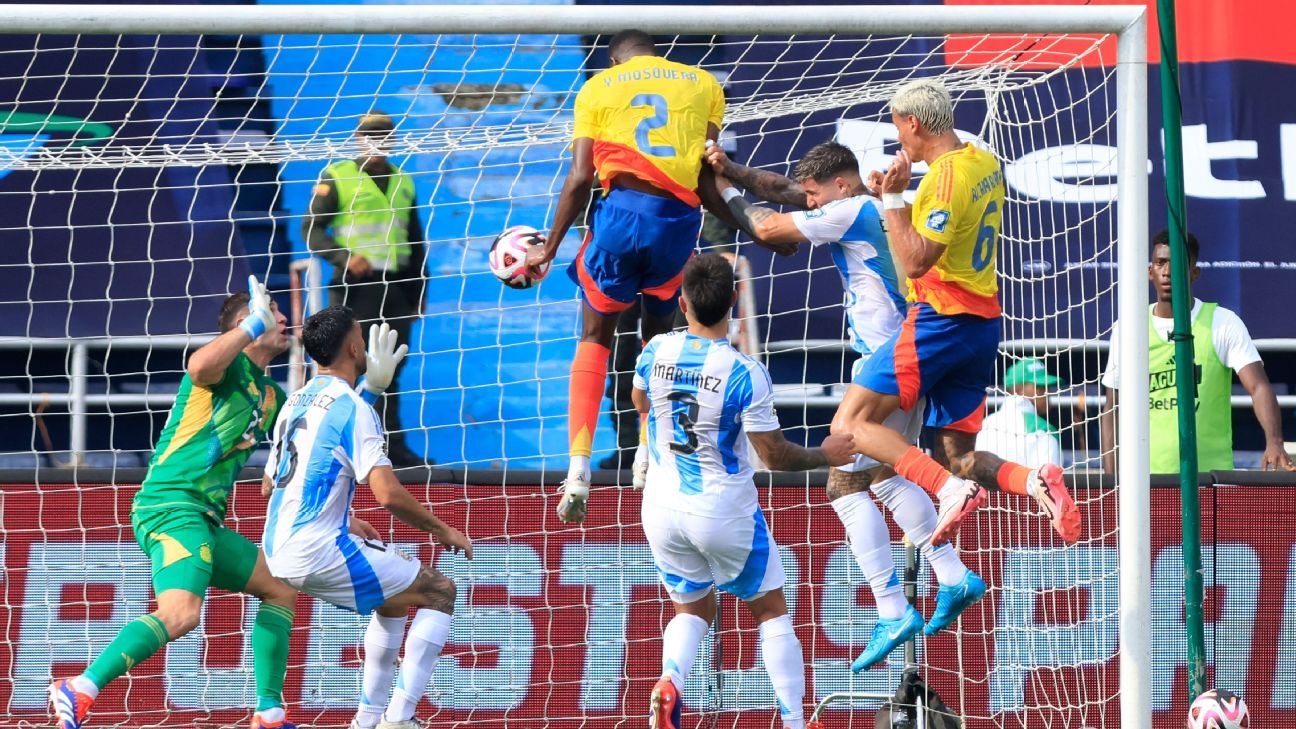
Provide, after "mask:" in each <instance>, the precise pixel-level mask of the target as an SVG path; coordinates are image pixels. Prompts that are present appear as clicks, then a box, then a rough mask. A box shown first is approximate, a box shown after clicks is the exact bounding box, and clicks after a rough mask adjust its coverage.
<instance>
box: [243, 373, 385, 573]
mask: <svg viewBox="0 0 1296 729" xmlns="http://www.w3.org/2000/svg"><path fill="white" fill-rule="evenodd" d="M390 464H391V461H389V460H387V454H386V447H385V444H384V441H383V428H382V423H381V422H380V421H379V418H378V414H377V413H376V412H374V409H373V408H372V407H370V406H369V404H368V403H366V402H365V401H364V400H362V399H361V398H360V396H359V395H358V394H357V393H356V392H355V390H353V389H352V388H351V387H350V386H349V385H348V384H347V382H346V381H345V380H342V379H340V378H337V377H332V376H330V375H319V376H317V377H315V378H314V379H313V380H311V381H310V382H308V383H306V386H305V387H303V388H302V389H300V390H297V391H296V392H294V393H293V394H291V395H289V396H288V401H287V402H286V403H285V405H284V408H283V412H282V413H281V415H280V417H279V422H278V423H277V424H276V425H275V441H274V445H273V447H272V448H271V451H270V458H269V459H268V460H267V461H266V468H265V474H266V476H268V477H269V478H270V480H271V481H273V482H274V487H275V488H274V493H273V494H272V495H271V497H270V506H269V508H268V509H267V511H266V525H265V536H264V538H263V540H262V549H264V550H265V555H266V562H267V564H268V565H269V567H270V572H271V574H273V575H274V576H275V577H280V578H292V577H301V576H305V575H309V574H311V573H314V572H318V571H321V570H325V569H328V568H330V567H333V566H336V565H339V564H341V563H343V562H345V561H346V552H347V551H348V550H350V540H349V539H348V527H349V524H350V514H351V500H352V497H353V496H354V494H355V489H356V483H357V482H360V483H366V482H367V481H368V479H369V472H370V471H371V470H372V469H373V468H375V467H377V466H380V465H390Z"/></svg>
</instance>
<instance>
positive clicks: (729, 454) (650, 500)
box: [634, 332, 779, 517]
mask: <svg viewBox="0 0 1296 729" xmlns="http://www.w3.org/2000/svg"><path fill="white" fill-rule="evenodd" d="M634 386H635V388H637V389H639V390H643V391H645V392H646V393H647V394H648V402H649V411H648V453H649V459H648V484H647V486H645V487H644V496H643V503H644V504H652V505H655V506H662V507H665V508H668V509H674V510H676V511H682V512H685V513H689V514H697V515H700V516H715V517H731V516H747V517H750V516H751V514H752V513H753V512H754V511H755V510H756V509H758V508H759V503H758V502H757V498H756V484H755V483H753V481H752V474H753V471H752V467H751V463H750V462H749V461H748V460H747V439H746V437H745V435H746V434H747V433H766V432H769V431H771V430H778V429H779V422H778V416H777V415H775V413H774V386H773V385H772V384H771V383H770V377H769V372H767V371H766V370H765V366H764V365H762V364H761V363H760V362H757V361H756V360H754V359H752V358H751V357H748V356H747V355H745V354H743V353H742V352H739V351H738V350H736V349H734V348H733V347H732V346H730V345H729V342H728V341H727V340H724V339H707V338H705V337H698V336H694V335H692V334H688V333H685V332H671V333H670V334H661V335H658V336H656V337H653V339H652V341H651V342H649V343H648V346H646V347H644V351H643V353H642V354H640V355H639V361H638V362H637V363H636V364H635V375H634Z"/></svg>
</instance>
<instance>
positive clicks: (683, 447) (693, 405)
mask: <svg viewBox="0 0 1296 729" xmlns="http://www.w3.org/2000/svg"><path fill="white" fill-rule="evenodd" d="M666 399H667V400H670V401H671V403H672V405H671V415H673V416H674V418H675V426H676V430H677V435H678V434H679V433H681V432H682V434H683V436H684V440H683V441H682V442H681V441H675V442H673V443H671V444H670V449H671V452H672V453H680V454H683V455H686V456H688V455H692V454H694V453H696V452H697V448H698V437H697V433H695V432H693V428H694V426H696V425H697V419H698V411H699V410H700V409H701V406H700V405H698V401H697V397H695V396H694V395H693V393H691V392H680V391H678V390H675V391H673V392H671V393H670V394H669V395H667V396H666ZM681 406H683V407H681Z"/></svg>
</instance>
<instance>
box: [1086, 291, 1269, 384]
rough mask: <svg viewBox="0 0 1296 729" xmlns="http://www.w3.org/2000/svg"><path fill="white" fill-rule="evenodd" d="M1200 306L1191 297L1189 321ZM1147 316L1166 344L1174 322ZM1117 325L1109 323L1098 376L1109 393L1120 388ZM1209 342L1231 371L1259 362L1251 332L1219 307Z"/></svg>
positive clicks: (1236, 316) (1118, 328) (1165, 318)
mask: <svg viewBox="0 0 1296 729" xmlns="http://www.w3.org/2000/svg"><path fill="white" fill-rule="evenodd" d="M1201 306H1202V302H1201V299H1197V298H1194V299H1193V308H1192V312H1191V313H1190V314H1189V317H1188V318H1189V320H1190V321H1191V320H1193V319H1196V318H1197V313H1198V312H1200V311H1201ZM1148 316H1151V317H1152V328H1153V330H1154V331H1156V333H1157V336H1159V337H1161V341H1163V342H1168V341H1170V331H1171V330H1172V329H1174V319H1173V318H1169V317H1160V316H1155V315H1153V314H1152V310H1151V308H1150V307H1149V309H1148ZM1120 324H1121V323H1120V321H1119V320H1117V321H1116V323H1114V324H1112V334H1111V349H1110V350H1108V352H1107V369H1106V370H1105V371H1104V372H1103V376H1102V384H1103V386H1104V387H1110V388H1111V389H1113V390H1119V389H1120V343H1121V336H1120ZM1211 343H1212V344H1214V345H1215V353H1216V354H1218V355H1219V358H1220V361H1221V362H1223V363H1224V366H1225V367H1227V368H1229V369H1231V370H1233V371H1234V372H1240V371H1241V370H1242V368H1243V367H1246V366H1247V365H1249V364H1251V363H1252V362H1259V361H1260V353H1259V352H1258V351H1256V347H1255V343H1254V342H1252V341H1251V333H1250V332H1248V331H1247V328H1246V324H1243V323H1242V320H1241V319H1240V318H1238V315H1237V314H1234V313H1233V312H1231V311H1229V310H1228V309H1225V308H1224V307H1222V306H1217V307H1215V317H1214V318H1213V319H1212V320H1211Z"/></svg>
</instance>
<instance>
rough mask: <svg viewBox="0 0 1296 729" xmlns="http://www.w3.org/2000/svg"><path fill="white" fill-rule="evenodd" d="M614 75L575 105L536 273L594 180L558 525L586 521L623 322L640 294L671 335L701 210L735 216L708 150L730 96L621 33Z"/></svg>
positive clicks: (577, 271)
mask: <svg viewBox="0 0 1296 729" xmlns="http://www.w3.org/2000/svg"><path fill="white" fill-rule="evenodd" d="M608 56H609V58H610V59H611V62H612V67H611V68H609V69H607V70H605V71H603V72H601V73H598V74H596V75H594V76H593V77H592V78H590V79H589V80H588V81H586V82H585V85H584V86H582V87H581V90H580V93H579V94H578V95H577V96H576V110H575V116H576V119H575V129H574V130H573V132H572V136H573V140H572V166H571V170H570V171H569V172H568V174H567V178H566V180H565V181H564V183H563V188H562V192H561V194H560V196H559V198H558V207H557V210H556V211H555V212H554V218H553V223H552V225H551V226H550V229H549V235H548V236H547V237H546V238H545V241H544V245H543V246H535V247H534V248H533V249H532V250H531V252H530V254H529V255H528V256H527V264H528V265H530V266H532V267H536V266H539V265H542V264H545V263H548V262H549V261H552V260H553V258H554V256H555V255H556V254H557V252H558V246H559V245H561V244H562V241H563V238H564V236H566V235H567V230H568V228H570V227H571V225H572V223H573V221H575V219H576V215H577V214H578V213H579V212H580V211H581V210H584V209H585V206H586V203H587V201H588V199H589V190H590V185H591V183H592V181H593V179H594V174H595V171H597V172H598V178H599V181H600V182H601V184H602V185H603V190H604V193H605V195H604V198H603V200H602V203H601V204H600V205H599V206H598V210H597V212H596V213H595V214H594V218H593V222H592V224H591V225H590V234H589V235H588V236H586V239H585V243H584V244H583V246H582V247H581V250H580V253H579V254H577V256H576V261H575V263H574V264H573V265H572V267H571V268H570V269H569V270H568V274H569V275H570V276H571V277H572V279H573V280H574V281H576V283H577V285H578V286H579V287H580V290H581V294H582V298H583V300H584V306H583V307H582V311H581V339H580V343H579V344H577V345H576V356H575V358H574V359H573V360H572V366H571V382H570V385H569V387H570V390H569V395H568V405H567V433H568V442H569V446H570V456H571V460H570V462H569V465H568V468H567V479H566V480H565V481H563V486H562V492H563V495H562V500H561V501H560V502H559V504H558V517H559V518H560V519H562V520H563V521H566V522H580V521H582V520H584V518H585V501H586V499H587V498H588V495H589V480H590V450H591V444H592V443H593V440H594V430H595V428H596V427H597V423H598V414H599V404H600V403H601V402H602V400H603V391H604V385H605V381H606V379H607V363H608V355H609V354H610V352H611V347H612V338H613V336H614V335H615V333H616V323H617V317H618V315H619V314H620V313H621V312H622V311H625V310H626V309H628V308H630V306H632V305H633V304H634V301H635V298H636V297H637V296H638V295H639V294H640V293H642V294H643V303H642V310H643V320H642V335H643V338H644V339H645V340H648V339H651V338H652V337H653V336H654V335H657V334H660V333H662V332H666V331H669V330H670V328H671V324H672V322H673V320H674V317H675V300H676V297H677V296H678V293H679V286H680V271H681V269H682V268H683V267H684V263H685V261H687V260H688V259H689V256H691V255H693V249H694V247H695V246H696V244H697V238H698V232H699V231H700V230H701V225H702V214H701V212H700V211H699V209H698V205H699V204H700V203H701V202H703V201H706V203H707V208H708V209H709V210H713V211H719V214H721V215H723V216H724V217H725V219H726V220H728V219H729V216H728V213H727V212H726V211H724V210H723V208H724V205H723V203H722V202H721V201H720V200H719V198H718V197H716V196H715V191H714V186H713V185H711V184H710V170H709V169H708V168H706V167H704V166H703V165H702V149H703V143H704V142H705V141H706V140H707V139H716V138H717V137H718V135H719V131H720V121H721V118H722V117H723V116H724V94H723V92H722V91H721V89H720V84H719V83H717V82H716V80H715V78H714V77H713V76H712V75H711V74H709V73H707V72H706V71H703V70H702V69H700V68H695V67H693V66H686V65H684V64H681V63H675V62H673V61H668V60H666V59H665V58H661V57H660V56H658V55H657V49H656V46H655V45H654V44H653V39H652V37H651V36H649V35H647V34H646V33H643V32H641V31H637V30H623V31H621V32H620V33H617V34H616V35H615V36H613V37H612V40H611V42H610V43H609V44H608Z"/></svg>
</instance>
